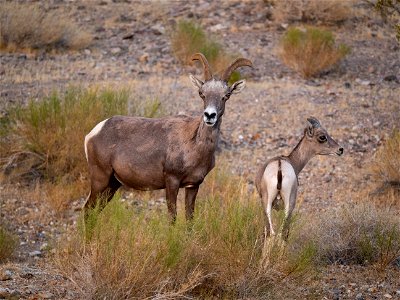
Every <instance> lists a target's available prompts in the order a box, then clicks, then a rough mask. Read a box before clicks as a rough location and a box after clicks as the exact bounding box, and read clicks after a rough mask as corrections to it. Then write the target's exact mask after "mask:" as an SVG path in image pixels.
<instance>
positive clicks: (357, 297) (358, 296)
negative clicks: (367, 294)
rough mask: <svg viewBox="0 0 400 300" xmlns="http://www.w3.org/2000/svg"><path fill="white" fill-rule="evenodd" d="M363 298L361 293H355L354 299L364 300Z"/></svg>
mask: <svg viewBox="0 0 400 300" xmlns="http://www.w3.org/2000/svg"><path fill="white" fill-rule="evenodd" d="M364 299H365V298H364V296H363V295H362V293H358V294H357V295H356V300H364Z"/></svg>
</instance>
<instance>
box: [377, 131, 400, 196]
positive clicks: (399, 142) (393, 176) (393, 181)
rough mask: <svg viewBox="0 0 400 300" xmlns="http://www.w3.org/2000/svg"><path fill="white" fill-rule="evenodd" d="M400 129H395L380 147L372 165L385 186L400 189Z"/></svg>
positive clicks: (378, 178)
mask: <svg viewBox="0 0 400 300" xmlns="http://www.w3.org/2000/svg"><path fill="white" fill-rule="evenodd" d="M399 157H400V130H399V129H395V130H394V131H393V133H392V134H391V136H390V137H389V138H388V139H387V140H386V141H385V143H384V144H383V146H382V147H381V148H380V149H378V152H377V153H376V155H375V159H374V161H373V165H372V167H371V168H372V171H373V174H374V177H375V179H376V180H377V181H379V182H380V183H381V184H382V186H384V187H393V188H397V189H400V159H399Z"/></svg>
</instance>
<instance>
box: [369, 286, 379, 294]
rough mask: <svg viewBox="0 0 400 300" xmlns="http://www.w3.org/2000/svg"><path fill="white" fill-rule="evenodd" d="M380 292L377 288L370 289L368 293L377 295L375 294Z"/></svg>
mask: <svg viewBox="0 0 400 300" xmlns="http://www.w3.org/2000/svg"><path fill="white" fill-rule="evenodd" d="M377 291H378V289H377V288H376V287H370V288H369V289H368V292H370V293H375V292H377Z"/></svg>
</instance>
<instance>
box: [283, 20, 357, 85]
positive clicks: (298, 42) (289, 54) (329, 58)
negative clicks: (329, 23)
mask: <svg viewBox="0 0 400 300" xmlns="http://www.w3.org/2000/svg"><path fill="white" fill-rule="evenodd" d="M280 47H281V48H280V57H281V59H282V61H283V62H284V63H285V64H286V65H287V66H289V67H290V68H292V69H294V70H295V71H297V72H299V73H300V74H302V75H303V76H304V77H305V78H308V77H312V76H316V75H318V74H320V73H321V72H322V71H326V70H327V69H329V68H331V67H332V66H333V65H335V64H336V63H337V62H338V61H340V60H341V59H342V58H344V57H345V56H346V55H347V54H348V53H349V52H350V49H349V48H348V47H347V46H346V45H344V44H340V45H335V38H334V36H333V34H332V33H331V32H330V31H327V30H322V29H318V28H315V27H307V28H306V29H304V30H302V29H299V28H289V29H288V30H287V32H286V33H285V35H284V36H283V38H282V40H281V46H280Z"/></svg>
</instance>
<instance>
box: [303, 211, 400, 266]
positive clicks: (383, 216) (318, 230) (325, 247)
mask: <svg viewBox="0 0 400 300" xmlns="http://www.w3.org/2000/svg"><path fill="white" fill-rule="evenodd" d="M303 233H305V234H306V237H304V236H302V235H299V237H300V238H301V239H300V240H299V244H300V245H301V240H302V239H303V238H305V239H306V240H307V239H312V240H314V242H315V246H316V248H317V251H316V253H317V255H316V261H317V262H319V263H320V264H323V265H324V264H360V265H375V266H377V267H378V269H381V270H382V269H384V268H386V267H387V266H388V265H389V264H391V263H392V262H394V261H395V260H396V259H397V258H398V257H400V221H399V217H398V215H397V214H396V213H395V212H393V211H391V210H389V209H380V208H378V207H376V206H375V205H371V204H348V205H345V206H343V207H342V208H340V209H339V210H338V211H335V212H329V213H324V214H322V215H321V216H320V217H319V218H318V220H317V221H314V222H310V223H308V224H307V226H306V228H304V231H303ZM310 234H311V235H312V236H313V237H310V236H307V235H310Z"/></svg>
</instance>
